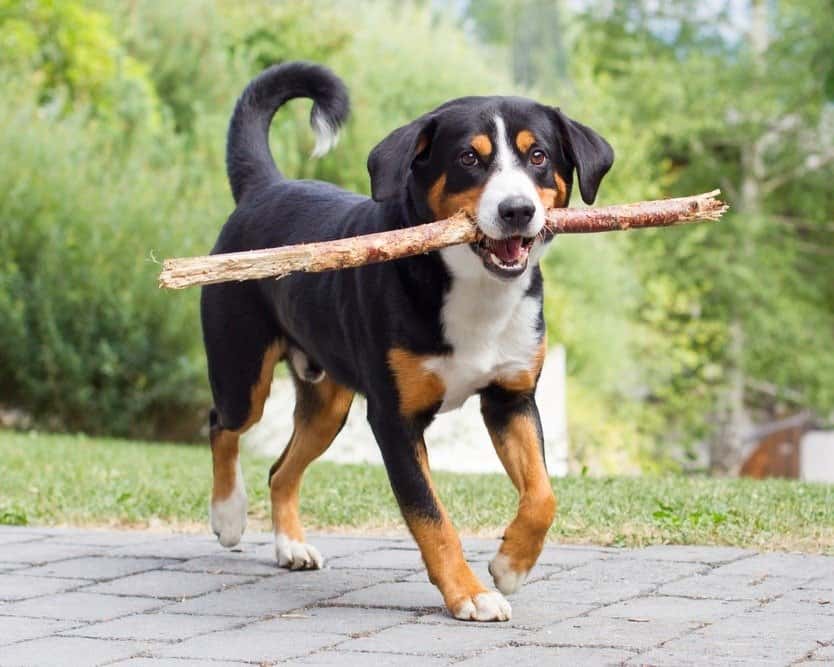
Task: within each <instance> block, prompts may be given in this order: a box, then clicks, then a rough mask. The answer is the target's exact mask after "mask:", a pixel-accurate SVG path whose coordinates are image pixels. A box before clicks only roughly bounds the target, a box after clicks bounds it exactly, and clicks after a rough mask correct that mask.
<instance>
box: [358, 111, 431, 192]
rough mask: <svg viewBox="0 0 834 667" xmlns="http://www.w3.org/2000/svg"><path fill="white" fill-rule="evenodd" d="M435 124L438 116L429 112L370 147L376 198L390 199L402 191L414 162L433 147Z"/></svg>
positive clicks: (372, 182)
mask: <svg viewBox="0 0 834 667" xmlns="http://www.w3.org/2000/svg"><path fill="white" fill-rule="evenodd" d="M436 125H437V123H436V120H435V118H434V117H433V116H431V115H429V114H427V115H425V116H422V117H421V118H418V119H417V120H415V121H413V122H411V123H409V124H408V125H403V126H402V127H400V128H397V129H396V130H394V131H393V132H392V133H391V134H389V135H388V136H387V137H385V139H383V140H382V141H380V142H379V143H378V144H377V145H376V147H375V148H374V149H373V150H372V151H371V154H370V155H369V156H368V173H369V174H370V175H371V196H372V197H373V198H374V200H376V201H384V200H386V199H391V198H392V197H396V196H397V195H398V194H399V193H400V192H402V191H403V188H405V184H406V180H407V178H408V173H409V171H410V170H411V165H412V164H414V161H415V160H416V159H417V158H418V157H422V156H424V155H427V154H428V152H429V150H430V149H431V141H432V137H433V135H434V131H435V128H436Z"/></svg>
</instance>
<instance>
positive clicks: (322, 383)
mask: <svg viewBox="0 0 834 667" xmlns="http://www.w3.org/2000/svg"><path fill="white" fill-rule="evenodd" d="M294 371H295V369H293V381H294V382H295V392H296V401H295V412H294V414H293V419H294V429H293V434H292V437H291V438H290V442H289V444H288V445H287V447H286V449H284V451H283V453H282V454H281V456H280V457H279V458H278V460H277V461H276V462H275V463H274V464H273V466H272V468H270V471H269V487H270V495H271V498H272V525H273V529H274V531H275V555H276V557H277V559H278V565H279V566H280V567H286V568H289V569H292V570H307V569H318V568H320V567H321V566H322V557H321V554H320V553H319V551H318V549H316V548H315V547H314V546H312V545H310V544H306V543H305V542H304V530H303V528H302V526H301V520H300V519H299V516H298V500H299V493H300V490H301V478H302V476H303V475H304V471H305V470H306V468H307V466H308V465H310V463H312V462H313V461H314V460H315V459H317V458H318V457H319V456H321V455H322V454H323V453H324V452H325V450H326V449H327V448H328V447H329V446H330V444H331V443H332V442H333V439H334V438H335V437H336V436H337V435H338V433H339V431H341V430H342V426H343V425H344V423H345V419H347V414H348V410H349V409H350V404H351V402H352V401H353V391H352V390H350V389H347V388H346V387H343V386H342V385H340V384H337V383H336V382H334V381H333V380H331V379H330V378H329V377H328V376H324V377H323V378H321V379H320V380H318V381H317V382H316V383H310V382H307V381H304V380H302V379H299V377H298V376H297V375H296V374H295V372H294Z"/></svg>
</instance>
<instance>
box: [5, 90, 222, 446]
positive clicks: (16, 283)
mask: <svg viewBox="0 0 834 667" xmlns="http://www.w3.org/2000/svg"><path fill="white" fill-rule="evenodd" d="M6 89H7V90H9V89H13V87H12V86H6ZM14 92H15V93H16V95H15V99H16V100H17V104H16V105H15V106H14V107H12V106H9V105H6V106H4V107H3V108H2V109H0V128H2V131H0V151H1V152H2V154H3V155H5V156H7V159H6V161H5V162H6V167H5V168H4V169H0V191H1V192H3V193H4V194H3V196H2V197H0V312H2V313H3V317H0V402H3V403H7V404H13V405H17V406H23V407H24V408H25V409H26V410H28V411H29V412H31V413H32V414H33V416H35V417H36V418H37V419H38V420H40V421H41V422H43V423H44V424H46V425H51V426H53V427H61V428H68V429H71V430H81V431H87V432H91V433H110V434H118V435H143V434H144V435H147V436H150V435H160V434H168V435H170V436H174V437H177V436H179V437H189V436H192V435H193V434H194V433H195V431H196V429H195V417H194V415H195V414H197V413H199V412H203V411H204V406H205V405H206V392H205V385H206V383H205V380H204V377H203V366H202V359H201V354H200V349H199V338H198V335H197V331H198V328H197V308H196V304H197V293H196V292H193V291H192V292H187V293H182V294H170V293H163V292H161V291H159V290H158V289H156V286H155V276H156V273H157V271H158V268H159V267H158V266H157V264H155V263H154V262H153V261H152V259H151V252H153V253H156V254H157V256H163V255H174V254H183V253H189V252H198V251H200V252H202V251H205V250H206V249H207V247H209V245H210V243H211V238H212V236H213V234H214V233H215V230H216V228H217V218H218V212H219V211H223V210H224V209H226V208H228V204H227V202H226V201H225V196H224V195H225V192H223V191H222V189H217V188H212V187H208V186H206V185H202V186H201V183H202V184H205V183H206V180H207V179H205V178H203V179H202V180H198V179H195V178H193V177H192V176H193V171H194V170H195V169H196V166H195V165H191V164H189V163H188V162H186V161H184V160H182V159H180V158H176V157H175V158H173V159H172V158H171V156H172V155H173V156H176V155H177V151H176V146H175V145H165V144H164V143H160V140H159V138H156V140H155V141H154V142H142V141H137V142H135V143H134V144H133V147H128V148H124V147H123V146H122V145H121V142H120V137H119V136H117V135H114V133H110V132H109V131H108V129H107V128H106V127H105V126H103V125H101V124H97V123H89V122H86V121H85V118H87V117H88V114H86V113H85V112H84V110H79V112H78V113H75V114H70V115H67V116H64V117H63V118H60V119H49V118H48V117H47V116H45V114H44V113H43V111H42V110H41V108H39V106H38V105H37V103H36V100H35V99H34V96H33V95H28V96H27V94H26V93H25V92H24V90H23V89H22V88H21V87H18V88H17V90H15V91H14ZM171 143H173V140H172V142H171Z"/></svg>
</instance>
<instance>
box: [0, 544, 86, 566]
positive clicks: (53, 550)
mask: <svg viewBox="0 0 834 667" xmlns="http://www.w3.org/2000/svg"><path fill="white" fill-rule="evenodd" d="M97 551H98V550H97V549H96V548H95V547H85V546H79V545H75V544H62V543H60V542H50V541H47V540H36V541H34V542H21V543H18V544H13V545H6V546H4V547H3V550H2V553H1V554H0V561H3V562H5V563H29V564H31V565H39V564H41V563H49V562H51V561H55V560H65V559H67V558H77V557H79V556H91V555H93V554H95V553H96V552H97Z"/></svg>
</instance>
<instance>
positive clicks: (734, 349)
mask: <svg viewBox="0 0 834 667" xmlns="http://www.w3.org/2000/svg"><path fill="white" fill-rule="evenodd" d="M750 12H751V22H750V32H749V33H748V40H749V47H750V50H751V53H752V55H753V60H754V67H755V74H756V78H761V77H763V76H765V74H766V72H765V62H764V56H765V53H766V51H767V47H768V31H767V20H768V16H767V2H766V0H753V2H752V4H751V8H750ZM763 141H764V139H763V138H761V137H760V138H759V140H756V141H753V142H752V143H750V144H748V145H746V146H743V147H742V153H741V170H742V175H741V187H740V188H739V199H738V203H737V205H736V207H735V210H736V212H737V213H738V215H739V217H740V218H741V219H742V220H743V221H744V224H745V228H746V229H748V230H749V233H745V234H744V237H743V240H742V242H741V245H740V255H741V257H740V258H739V259H738V264H739V265H742V266H748V265H749V263H750V261H751V258H752V256H753V240H752V237H753V236H754V232H753V229H755V227H757V226H758V224H760V218H761V190H762V188H761V182H760V181H761V179H762V178H763V176H764V146H763ZM731 308H732V318H731V321H730V326H729V344H728V347H727V364H728V371H727V375H728V378H727V387H726V390H725V392H724V396H723V399H722V401H723V404H722V405H721V406H719V410H718V414H719V428H718V429H717V432H716V434H715V435H714V436H713V438H712V441H711V442H710V471H711V472H712V473H713V474H717V475H737V474H738V472H739V470H740V469H741V466H742V464H743V463H744V457H745V455H746V450H747V448H748V443H747V442H746V441H745V437H744V436H745V433H747V432H748V431H749V429H750V426H751V423H752V422H751V420H750V416H749V413H748V410H747V405H746V391H745V387H746V384H747V377H746V373H745V369H744V353H745V340H746V333H745V330H744V321H743V312H742V310H743V308H744V304H741V303H735V304H733V305H732V306H731Z"/></svg>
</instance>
